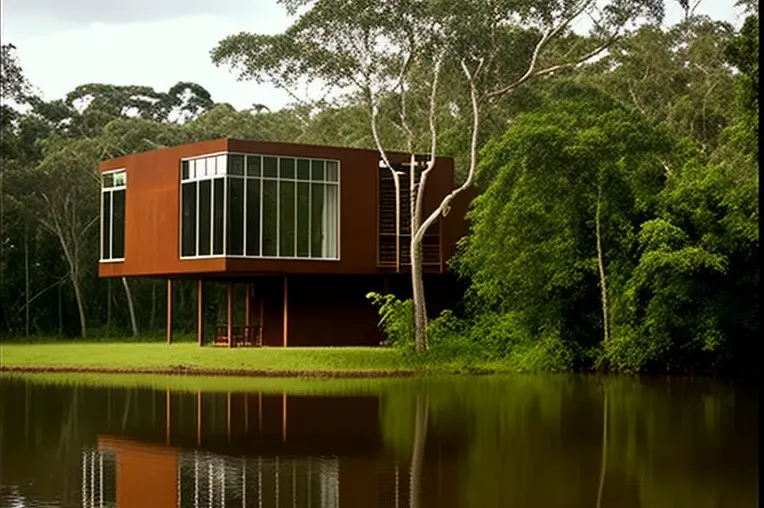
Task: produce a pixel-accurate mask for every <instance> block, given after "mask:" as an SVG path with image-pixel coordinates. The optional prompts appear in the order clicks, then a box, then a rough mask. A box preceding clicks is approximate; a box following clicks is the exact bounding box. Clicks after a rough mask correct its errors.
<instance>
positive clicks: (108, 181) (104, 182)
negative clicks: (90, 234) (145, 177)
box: [101, 169, 127, 261]
mask: <svg viewBox="0 0 764 508" xmlns="http://www.w3.org/2000/svg"><path fill="white" fill-rule="evenodd" d="M126 192H127V173H126V172H125V170H124V169H120V170H117V171H109V172H107V173H103V174H102V175H101V261H122V260H124V259H125V194H126Z"/></svg>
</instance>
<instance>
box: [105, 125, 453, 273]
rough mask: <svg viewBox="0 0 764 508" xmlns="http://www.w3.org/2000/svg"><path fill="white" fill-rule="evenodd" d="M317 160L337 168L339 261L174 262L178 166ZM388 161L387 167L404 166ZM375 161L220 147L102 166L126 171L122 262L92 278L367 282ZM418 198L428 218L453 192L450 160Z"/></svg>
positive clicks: (288, 149) (333, 150)
mask: <svg viewBox="0 0 764 508" xmlns="http://www.w3.org/2000/svg"><path fill="white" fill-rule="evenodd" d="M223 151H230V152H245V153H260V154H268V155H292V156H305V157H320V158H329V159H337V160H339V161H340V233H339V234H340V260H338V261H324V260H278V259H242V258H228V259H226V258H215V259H203V260H188V259H184V260H181V259H180V256H179V250H180V246H179V226H180V219H179V213H180V204H179V199H180V175H179V171H180V159H181V158H184V157H193V156H198V155H203V154H207V153H215V152H223ZM405 158H406V157H405V156H404V155H403V154H391V160H392V161H399V160H404V159H405ZM378 161H379V155H378V153H377V152H376V151H373V150H361V149H351V148H337V147H327V146H317V145H300V144H292V143H269V142H260V141H244V140H234V139H230V140H228V139H222V140H215V141H205V142H201V143H195V144H189V145H182V146H178V147H173V148H167V149H162V150H155V151H152V152H145V153H141V154H135V155H129V156H126V157H121V158H118V159H112V160H108V161H104V162H102V163H101V165H100V167H99V170H100V171H108V170H111V169H120V168H125V169H126V170H127V199H126V219H125V261H124V262H120V263H100V265H99V275H100V276H102V277H116V276H123V275H124V276H158V277H173V276H189V277H202V276H205V275H206V276H207V277H212V278H216V277H219V276H223V275H227V276H245V275H254V274H263V275H265V274H282V273H333V274H343V273H344V274H363V273H366V274H371V273H385V272H386V271H389V270H385V269H379V268H377V238H378V236H377V231H378V227H377V209H378V189H377V186H378V176H377V175H378V172H377V168H378ZM437 164H438V166H437V169H436V170H435V171H434V172H433V173H432V174H431V177H430V180H429V182H428V186H427V192H426V194H425V208H426V210H425V212H426V214H429V213H430V211H432V210H433V209H434V207H435V206H436V205H437V203H439V202H440V200H441V199H442V197H443V196H445V194H446V193H447V192H449V191H450V190H451V189H452V182H453V159H451V158H439V159H438V162H437ZM457 212H459V209H458V207H457V206H455V207H454V209H453V210H452V212H451V214H450V215H449V216H448V217H446V218H445V219H443V224H442V229H441V238H442V240H441V241H442V242H443V244H442V246H441V250H442V252H443V254H444V257H443V259H444V261H445V260H446V259H447V258H448V257H450V255H451V254H452V252H453V245H452V244H453V241H454V240H455V239H456V238H458V237H459V236H461V235H462V234H463V233H464V231H465V223H464V220H463V214H460V213H457Z"/></svg>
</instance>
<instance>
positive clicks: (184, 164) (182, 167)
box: [180, 161, 189, 180]
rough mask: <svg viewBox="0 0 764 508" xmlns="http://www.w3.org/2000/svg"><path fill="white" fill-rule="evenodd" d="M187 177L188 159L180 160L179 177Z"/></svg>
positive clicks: (183, 178)
mask: <svg viewBox="0 0 764 508" xmlns="http://www.w3.org/2000/svg"><path fill="white" fill-rule="evenodd" d="M188 177H189V168H188V161H181V163H180V179H181V180H188Z"/></svg>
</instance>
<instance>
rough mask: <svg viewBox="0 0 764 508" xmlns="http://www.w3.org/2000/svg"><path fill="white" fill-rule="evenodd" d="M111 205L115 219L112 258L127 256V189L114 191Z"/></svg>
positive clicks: (112, 234) (112, 226) (112, 224)
mask: <svg viewBox="0 0 764 508" xmlns="http://www.w3.org/2000/svg"><path fill="white" fill-rule="evenodd" d="M111 206H112V208H113V212H114V220H113V221H112V223H111V228H112V232H111V239H112V242H111V258H112V259H122V258H124V257H125V189H122V190H118V191H114V192H113V193H112V201H111Z"/></svg>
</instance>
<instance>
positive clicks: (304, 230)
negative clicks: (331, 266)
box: [297, 161, 310, 257]
mask: <svg viewBox="0 0 764 508" xmlns="http://www.w3.org/2000/svg"><path fill="white" fill-rule="evenodd" d="M306 162H307V161H306ZM309 241H310V184H309V183H306V182H298V183H297V256H298V257H309V256H310V243H309Z"/></svg>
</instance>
